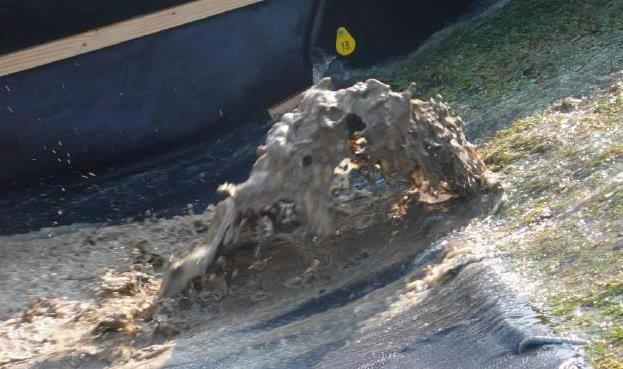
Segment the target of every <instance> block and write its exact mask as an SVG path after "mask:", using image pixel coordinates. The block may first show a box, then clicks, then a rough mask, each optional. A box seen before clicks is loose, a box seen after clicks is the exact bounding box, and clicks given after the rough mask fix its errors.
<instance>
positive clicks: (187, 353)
mask: <svg viewBox="0 0 623 369" xmlns="http://www.w3.org/2000/svg"><path fill="white" fill-rule="evenodd" d="M327 82H328V81H323V82H321V84H319V85H318V86H316V87H314V88H312V89H311V90H310V91H308V92H307V93H306V95H305V97H304V99H303V101H302V103H301V105H300V106H299V107H298V108H297V109H296V110H295V111H293V112H291V113H289V114H286V115H285V116H284V118H283V119H282V121H281V122H280V123H278V124H276V125H275V126H274V127H273V129H272V130H271V131H270V132H269V134H268V139H267V145H266V146H265V147H260V148H259V149H258V154H259V159H258V162H257V163H256V165H255V166H254V168H253V171H252V172H251V174H250V177H249V180H248V181H247V182H244V183H243V184H241V185H238V186H235V185H227V186H224V187H223V190H224V192H225V193H226V196H227V198H226V199H225V200H224V201H222V202H221V203H219V204H218V205H217V206H211V207H209V208H208V211H206V212H205V213H204V214H200V215H191V216H187V217H176V218H174V219H170V220H162V219H149V220H147V221H146V222H144V223H134V224H128V225H122V226H114V227H84V228H75V229H67V230H66V232H64V233H63V232H57V233H56V234H54V235H51V236H50V237H47V236H46V233H45V232H44V233H40V234H32V235H29V236H17V237H6V238H4V240H3V242H2V243H0V247H2V248H6V252H9V251H10V250H13V247H15V250H23V252H19V253H18V254H17V255H21V256H20V257H16V258H15V259H14V260H12V262H11V263H9V262H7V261H6V260H3V261H2V262H3V263H4V264H3V267H4V268H3V270H4V271H5V273H6V274H7V276H8V277H9V278H7V279H6V280H3V283H2V284H1V287H2V289H3V291H9V290H13V291H14V292H12V293H11V296H12V299H13V301H12V302H11V303H10V304H3V306H2V310H0V312H1V313H2V314H3V316H7V317H9V319H7V320H5V321H4V322H2V323H0V345H1V346H2V347H5V348H6V350H4V351H3V352H2V353H1V354H0V366H3V367H11V368H38V369H44V368H45V369H47V368H50V369H51V368H214V369H218V368H238V367H244V368H264V369H269V368H270V369H275V368H284V369H286V368H314V367H318V368H325V367H326V368H368V367H383V368H399V367H410V368H431V369H436V368H440V369H446V368H454V367H457V365H458V364H460V365H462V367H464V368H467V369H472V368H473V369H476V368H483V367H484V368H487V367H490V368H513V369H520V368H521V369H523V368H526V369H527V368H542V369H550V368H552V369H554V368H559V367H563V366H562V365H567V366H566V367H565V368H572V367H573V366H572V365H575V364H573V363H574V362H575V361H574V356H575V351H573V350H571V349H569V348H568V347H566V346H564V347H563V346H554V347H551V346H547V347H544V346H545V345H548V344H557V345H559V344H575V343H577V342H576V341H573V340H565V339H558V338H555V337H554V338H549V336H548V335H549V334H550V332H549V330H548V329H547V328H546V327H544V326H543V325H541V324H540V323H539V322H538V321H537V319H536V317H535V315H534V313H533V312H532V311H531V310H530V308H529V306H527V305H526V304H525V303H524V302H522V300H521V299H519V298H516V297H515V296H513V293H512V291H511V290H509V289H508V288H507V287H506V286H505V285H504V284H503V283H501V282H499V281H498V280H497V279H498V275H496V273H495V271H493V270H492V269H490V268H489V267H488V265H487V263H488V262H489V261H491V260H498V259H499V258H500V257H501V256H500V255H497V254H495V253H494V252H489V251H490V250H486V248H481V247H480V245H478V243H477V242H475V243H474V244H471V245H465V244H463V243H462V240H461V239H453V234H454V232H457V231H459V230H461V229H463V228H465V227H467V226H469V224H470V223H471V222H473V221H475V220H477V219H481V218H483V217H485V216H486V215H487V214H489V213H490V212H493V211H495V209H496V207H497V205H498V203H499V201H500V197H501V190H500V188H499V187H497V186H496V185H495V182H494V181H492V180H491V179H490V178H488V172H487V170H486V168H485V166H484V164H483V163H482V161H481V160H480V159H479V157H478V154H477V153H476V151H475V149H474V148H473V147H472V146H471V145H469V144H468V143H467V142H466V141H465V139H464V137H463V134H462V129H461V124H460V120H459V119H458V118H456V117H454V116H452V115H451V114H450V113H449V109H448V107H447V106H446V105H445V104H444V103H443V102H441V101H440V99H436V100H431V101H429V102H423V101H421V100H417V99H412V97H411V96H410V93H409V92H408V91H406V92H403V93H395V92H392V91H391V90H390V89H389V87H388V86H386V85H383V84H381V83H379V82H377V81H368V82H366V83H360V84H357V85H355V86H353V87H351V88H349V89H346V90H339V91H331V90H330V89H329V86H328V83H327ZM312 118H313V119H312ZM40 250H44V252H39V251H40ZM50 252H53V253H55V255H56V259H55V260H57V262H58V265H57V266H55V267H53V266H50V265H49V263H50V255H49V253H50ZM172 254H175V255H181V256H182V259H181V261H174V262H173V263H172V265H168V262H167V260H168V257H169V255H172ZM184 255H188V256H184ZM50 268H52V269H53V270H52V269H50ZM48 269H50V272H49V273H47V274H45V276H44V273H45V272H47V270H48ZM18 276H19V278H18ZM76 276H78V277H79V278H78V277H76ZM180 276H181V278H179V277H180ZM42 277H44V278H45V280H44V281H41V282H38V284H33V285H32V286H29V285H28V284H27V282H26V281H25V279H27V278H31V279H32V280H35V281H38V280H40V279H42ZM163 280H164V282H163ZM180 290H183V293H182V294H178V295H176V296H174V298H158V295H165V296H166V295H174V294H175V292H177V291H180ZM33 297H35V299H34V301H33ZM29 300H30V302H29Z"/></svg>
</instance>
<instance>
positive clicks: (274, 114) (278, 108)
mask: <svg viewBox="0 0 623 369" xmlns="http://www.w3.org/2000/svg"><path fill="white" fill-rule="evenodd" d="M307 90H308V88H306V89H304V90H302V91H300V92H297V93H295V94H294V95H291V96H289V97H286V98H285V99H283V100H281V101H279V102H278V103H276V104H275V105H273V106H271V107H270V108H268V116H270V119H271V120H272V121H273V122H277V121H278V120H279V119H281V117H282V116H283V115H284V114H285V113H288V112H291V111H292V110H294V108H296V107H297V106H298V105H299V104H300V103H301V101H302V100H303V97H304V96H305V92H306V91H307Z"/></svg>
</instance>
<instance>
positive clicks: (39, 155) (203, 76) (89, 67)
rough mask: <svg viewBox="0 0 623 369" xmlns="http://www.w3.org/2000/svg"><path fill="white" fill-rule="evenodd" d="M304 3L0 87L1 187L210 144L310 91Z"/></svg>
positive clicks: (238, 16) (131, 45)
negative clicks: (226, 131) (257, 115)
mask: <svg viewBox="0 0 623 369" xmlns="http://www.w3.org/2000/svg"><path fill="white" fill-rule="evenodd" d="M312 8H313V6H312V1H310V0H270V1H266V2H264V3H260V4H256V5H252V6H249V7H246V8H244V9H239V10H236V11H233V12H229V13H226V14H222V15H218V16H215V17H212V18H209V19H206V20H202V21H198V22H194V23H191V24H189V25H186V26H183V27H179V28H176V29H173V30H168V31H165V32H161V33H158V34H154V35H151V36H148V37H143V38H141V39H137V40H133V41H130V42H127V43H123V44H120V45H118V46H115V47H111V48H107V49H103V50H99V51H97V52H93V53H89V54H84V55H81V56H78V57H75V58H72V59H68V60H63V61H60V62H57V63H53V64H49V65H46V66H43V67H39V68H36V69H32V70H28V71H25V72H21V73H18V74H14V75H10V76H6V77H2V78H0V123H1V124H0V157H2V158H3V161H2V162H0V186H2V185H9V186H10V187H18V188H19V187H20V186H22V185H24V184H26V183H32V182H33V181H49V180H50V177H57V178H64V177H68V176H69V177H71V176H73V177H74V178H77V177H79V175H80V174H83V173H84V172H85V171H89V170H93V168H96V167H101V166H104V165H107V164H108V163H124V162H130V161H133V160H137V159H138V158H140V157H146V156H150V155H153V154H156V153H162V152H164V151H166V150H169V149H171V148H172V147H179V146H183V145H186V144H189V143H192V142H198V141H201V140H207V139H209V138H210V137H214V136H216V135H218V131H219V129H221V130H222V129H228V128H231V126H232V125H236V124H239V123H240V122H242V121H244V118H245V116H246V115H248V114H251V113H257V112H258V111H261V110H264V109H266V108H267V107H268V106H270V105H271V104H273V103H275V102H276V101H278V100H280V99H282V98H283V97H285V96H288V95H289V94H292V93H294V92H296V91H298V90H300V89H302V88H304V87H305V86H307V85H308V84H309V83H310V79H311V76H310V74H311V66H310V65H308V64H307V59H306V57H305V55H306V54H305V53H306V50H307V47H306V43H305V42H306V40H307V37H306V34H307V33H308V27H309V22H310V19H311V18H312V17H311V12H312Z"/></svg>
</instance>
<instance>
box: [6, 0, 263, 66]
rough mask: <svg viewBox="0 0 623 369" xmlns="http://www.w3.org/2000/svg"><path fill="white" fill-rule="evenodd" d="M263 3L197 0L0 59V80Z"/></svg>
mask: <svg viewBox="0 0 623 369" xmlns="http://www.w3.org/2000/svg"><path fill="white" fill-rule="evenodd" d="M262 1H264V0H197V1H194V2H191V3H187V4H183V5H179V6H175V7H172V8H168V9H165V10H160V11H157V12H154V13H150V14H147V15H142V16H139V17H135V18H132V19H129V20H126V21H122V22H119V23H114V24H111V25H109V26H105V27H102V28H98V29H93V30H90V31H87V32H83V33H79V34H76V35H72V36H69V37H65V38H62V39H59V40H56V41H51V42H48V43H45V44H42V45H38V46H33V47H30V48H28V49H24V50H20V51H16V52H12V53H9V54H5V55H2V56H0V77H3V76H7V75H10V74H13V73H18V72H21V71H25V70H28V69H32V68H36V67H39V66H42V65H45V64H49V63H53V62H56V61H60V60H63V59H69V58H72V57H74V56H78V55H81V54H85V53H89V52H92V51H95V50H100V49H103V48H106V47H110V46H114V45H117V44H120V43H123V42H127V41H130V40H134V39H137V38H140V37H144V36H147V35H151V34H154V33H157V32H161V31H164V30H167V29H171V28H175V27H179V26H182V25H184V24H188V23H191V22H195V21H198V20H201V19H205V18H209V17H211V16H214V15H218V14H222V13H225V12H228V11H231V10H235V9H239V8H243V7H245V6H249V5H252V4H255V3H260V2H262Z"/></svg>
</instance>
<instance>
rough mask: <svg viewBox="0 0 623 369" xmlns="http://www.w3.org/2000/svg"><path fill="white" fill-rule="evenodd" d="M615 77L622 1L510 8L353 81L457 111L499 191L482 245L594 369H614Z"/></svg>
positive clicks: (619, 182) (620, 321)
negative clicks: (405, 91)
mask: <svg viewBox="0 0 623 369" xmlns="http://www.w3.org/2000/svg"><path fill="white" fill-rule="evenodd" d="M621 69H623V0H548V1H541V0H512V1H511V2H510V3H509V4H507V5H506V6H505V7H503V8H501V9H499V10H496V11H494V12H492V13H490V14H488V15H486V16H484V17H482V18H480V19H475V20H471V21H467V22H465V23H462V24H459V25H457V26H455V27H454V28H452V29H451V30H449V31H447V32H445V33H443V34H439V35H437V36H436V37H434V38H433V40H431V42H430V43H429V45H427V46H426V47H425V48H423V49H422V50H420V51H418V52H417V53H415V54H414V55H412V56H410V57H408V58H406V59H404V60H401V61H398V62H395V63H394V64H391V65H389V66H384V67H383V68H379V69H376V70H368V71H359V72H358V73H355V77H356V78H358V79H361V78H364V77H366V76H371V77H376V78H379V79H381V80H384V81H386V82H388V83H390V84H392V85H393V87H395V88H403V87H406V86H407V85H408V83H409V82H410V81H416V82H417V83H418V89H419V92H420V93H422V94H425V95H434V94H437V93H441V94H442V95H443V96H444V97H445V99H446V100H449V101H450V102H451V103H454V106H455V107H457V110H459V113H460V114H461V115H463V116H464V118H465V120H466V121H467V123H468V125H467V130H468V135H469V136H470V138H471V139H473V140H477V141H478V142H480V143H481V144H482V146H483V148H482V152H483V155H484V156H485V159H486V161H487V162H488V163H489V164H490V165H491V167H492V168H493V169H494V170H495V171H496V172H497V173H498V174H499V175H500V178H501V180H502V181H503V182H504V184H505V187H506V188H507V200H506V202H505V203H504V204H503V206H502V207H501V208H500V210H499V211H498V213H497V214H496V215H495V216H494V220H493V222H491V223H490V224H489V225H488V226H487V227H486V228H483V229H482V230H481V232H482V233H483V235H482V236H483V238H484V239H488V240H490V241H491V242H493V243H495V244H496V245H497V247H498V248H500V249H504V250H508V251H510V252H511V253H512V254H513V255H514V257H513V260H514V262H515V265H516V267H517V268H518V269H520V270H523V271H525V273H526V275H528V276H530V277H533V278H535V279H536V280H537V281H538V284H539V288H538V289H537V291H538V293H535V294H534V296H533V297H534V298H535V301H536V302H538V303H539V304H538V305H540V306H542V309H543V313H544V317H545V318H546V319H549V320H550V321H551V322H552V323H553V324H554V325H555V326H556V327H558V329H559V330H561V331H562V332H574V331H578V332H580V333H582V334H584V335H589V336H591V337H593V339H594V343H593V344H592V345H591V346H590V347H589V348H588V349H587V352H588V354H589V358H590V360H591V362H592V363H593V365H594V366H595V367H596V368H599V369H623V87H622V86H623V84H616V83H615V82H616V81H617V80H623V74H620V73H617V71H619V70H621ZM569 96H588V97H585V98H584V99H582V100H581V101H572V100H567V101H566V102H563V103H561V102H560V101H561V99H563V98H565V97H569ZM557 101H558V103H556V102H557ZM537 300H538V301H537Z"/></svg>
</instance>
